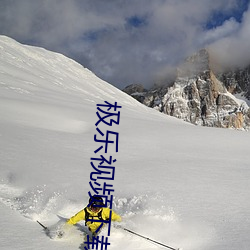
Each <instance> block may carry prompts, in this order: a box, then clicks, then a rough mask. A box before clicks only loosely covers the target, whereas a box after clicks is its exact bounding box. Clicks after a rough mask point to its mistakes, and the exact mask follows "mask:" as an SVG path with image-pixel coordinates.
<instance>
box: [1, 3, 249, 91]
mask: <svg viewBox="0 0 250 250" xmlns="http://www.w3.org/2000/svg"><path fill="white" fill-rule="evenodd" d="M249 1H250V0H219V1H218V0H209V1H207V0H199V1H198V0H178V1H177V0H154V1H152V0H116V1H113V0H105V1H103V0H71V1H68V0H60V1H59V0H44V1H33V0H22V1H19V0H13V1H8V0H1V1H0V34H3V35H7V36H10V37H12V38H14V39H16V40H17V41H19V42H22V43H28V44H31V45H36V46H41V47H44V48H47V49H49V50H53V51H57V52H60V53H63V54H65V55H66V56H69V57H71V58H73V59H75V60H77V61H78V62H80V63H81V64H82V65H84V66H85V67H87V68H89V69H90V70H91V71H93V72H94V73H95V74H96V75H98V76H99V77H101V78H102V79H104V80H106V81H108V82H110V83H111V84H113V85H115V86H117V87H119V88H124V87H125V86H126V85H128V84H131V83H142V84H144V85H145V86H146V87H149V86H151V85H152V84H154V83H155V82H162V81H163V82H164V81H166V79H167V78H168V77H169V74H170V73H171V72H172V70H173V68H175V67H176V65H178V64H179V63H180V62H181V61H182V60H183V59H184V58H186V57H187V56H189V55H191V54H193V53H194V52H196V51H197V50H199V49H201V48H205V47H206V48H210V50H211V51H212V53H213V55H215V56H216V57H217V58H216V60H217V61H221V63H223V64H232V63H234V64H237V65H238V64H247V63H250V60H249V55H248V54H249V53H248V52H249V51H250V45H249V44H250V43H249V40H250V28H249V27H250V10H249V8H248V6H249Z"/></svg>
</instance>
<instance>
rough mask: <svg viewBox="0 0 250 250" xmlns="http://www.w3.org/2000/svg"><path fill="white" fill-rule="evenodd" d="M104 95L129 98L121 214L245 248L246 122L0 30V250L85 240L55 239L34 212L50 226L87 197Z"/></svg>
mask: <svg viewBox="0 0 250 250" xmlns="http://www.w3.org/2000/svg"><path fill="white" fill-rule="evenodd" d="M104 101H109V102H112V103H114V102H115V101H117V102H118V104H119V105H122V109H121V121H120V125H119V126H117V130H118V131H119V133H120V135H119V136H120V141H119V153H117V157H116V159H117V164H116V175H115V180H114V182H113V183H114V187H115V199H114V210H115V211H116V212H117V213H119V214H120V215H121V216H122V217H123V222H122V225H123V226H124V227H126V228H128V229H130V230H133V231H135V232H137V233H140V234H142V235H145V236H147V237H149V238H152V239H154V240H157V241H160V242H162V243H164V244H167V245H169V246H172V247H181V248H183V249H184V250H198V249H199V250H212V249H220V250H236V249H241V250H248V249H250V239H249V234H250V227H249V225H250V221H249V220H250V219H249V218H250V212H249V211H250V201H249V195H250V168H249V159H250V157H249V143H250V135H249V133H248V132H243V131H235V130H223V129H214V128H204V127H196V126H193V125H190V124H187V123H184V122H182V121H180V120H177V119H175V118H172V117H168V116H165V115H163V114H161V113H159V112H157V111H155V110H152V109H149V108H147V107H145V106H143V105H141V104H140V103H138V102H137V101H135V100H134V99H133V98H131V97H129V96H128V95H126V94H124V93H123V92H121V91H119V90H118V89H116V88H114V87H113V86H111V85H110V84H108V83H106V82H104V81H102V80H101V79H99V78H97V77H96V76H95V75H94V74H93V73H92V72H90V71H89V70H87V69H85V68H83V67H82V66H81V65H79V64H77V63H76V62H74V61H72V60H70V59H68V58H66V57H64V56H63V55H60V54H57V53H53V52H49V51H46V50H44V49H42V48H36V47H30V46H24V45H21V44H19V43H17V42H16V41H14V40H12V39H10V38H8V37H4V36H0V149H1V150H0V156H1V162H0V201H1V202H0V212H1V215H2V218H1V224H0V228H1V234H0V249H60V250H63V249H67V250H69V249H72V250H73V249H83V247H82V241H83V237H82V233H83V232H82V229H81V227H77V226H76V227H73V228H71V229H70V230H69V232H68V233H67V234H66V236H65V237H64V238H63V239H61V240H59V239H53V240H51V239H50V238H48V237H47V236H46V235H45V234H44V233H43V231H42V228H41V227H40V226H39V225H38V224H37V223H36V220H37V219H39V220H40V221H42V222H44V223H45V224H46V225H48V226H51V227H53V225H54V224H55V223H57V222H58V220H59V219H58V217H57V215H61V216H63V217H70V216H72V215H73V214H74V213H76V212H78V211H79V210H80V209H82V208H83V207H84V206H85V205H86V203H87V201H88V195H87V192H88V191H89V190H90V187H89V184H88V182H89V178H90V177H89V174H90V172H91V166H90V158H91V157H93V152H94V150H95V149H96V144H95V142H94V134H95V133H96V131H95V122H96V121H97V117H96V114H95V112H96V104H98V103H103V102H104ZM81 225H82V224H81ZM104 233H105V232H104ZM109 238H110V241H111V246H110V247H109V248H108V249H120V250H128V249H144V250H149V249H163V248H162V247H160V246H158V245H155V244H153V243H151V242H148V241H146V240H145V239H141V238H139V237H136V236H134V235H131V234H129V233H127V232H125V231H123V230H120V229H115V228H112V232H111V236H110V237H109Z"/></svg>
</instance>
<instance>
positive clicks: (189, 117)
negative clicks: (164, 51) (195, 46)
mask: <svg viewBox="0 0 250 250" xmlns="http://www.w3.org/2000/svg"><path fill="white" fill-rule="evenodd" d="M123 91H124V92H126V93H127V94H129V95H131V96H133V97H134V98H135V99H137V100H138V101H139V102H141V103H143V104H145V105H146V106H148V107H152V108H154V109H157V110H159V111H160V112H162V113H165V114H167V115H171V116H174V117H177V118H180V119H182V120H184V121H187V122H190V123H193V124H196V125H202V126H209V127H221V128H235V129H246V130H248V129H249V128H250V108H249V104H250V66H248V67H246V68H239V69H233V70H231V69H230V70H229V69H227V70H224V71H221V70H218V68H216V66H215V65H213V63H212V60H211V58H210V54H209V52H208V50H206V49H202V50H200V51H199V52H197V53H196V54H194V55H192V56H190V57H188V58H187V59H186V60H185V62H183V63H182V64H181V65H180V67H178V69H177V70H176V78H175V80H174V81H173V82H172V84H169V83H168V84H166V85H164V84H161V85H158V86H157V85H155V86H154V87H153V88H151V89H149V90H146V89H144V87H143V85H140V84H132V85H129V86H127V87H126V88H125V89H124V90H123Z"/></svg>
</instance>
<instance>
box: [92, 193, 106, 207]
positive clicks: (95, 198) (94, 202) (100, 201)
mask: <svg viewBox="0 0 250 250" xmlns="http://www.w3.org/2000/svg"><path fill="white" fill-rule="evenodd" d="M89 204H91V205H94V206H102V205H103V199H102V197H100V196H96V195H93V196H92V197H90V198H89Z"/></svg>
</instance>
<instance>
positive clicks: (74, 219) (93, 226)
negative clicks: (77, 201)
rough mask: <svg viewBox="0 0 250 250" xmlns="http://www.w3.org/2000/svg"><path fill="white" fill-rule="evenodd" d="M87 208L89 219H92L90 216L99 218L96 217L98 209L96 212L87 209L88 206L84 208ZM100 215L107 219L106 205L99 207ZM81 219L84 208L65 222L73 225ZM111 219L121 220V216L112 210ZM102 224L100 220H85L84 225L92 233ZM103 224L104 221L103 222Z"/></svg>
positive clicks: (96, 218) (107, 209)
mask: <svg viewBox="0 0 250 250" xmlns="http://www.w3.org/2000/svg"><path fill="white" fill-rule="evenodd" d="M86 209H87V212H88V213H89V216H90V218H89V219H92V216H93V217H94V218H93V219H94V220H99V219H98V214H99V213H100V211H98V212H97V213H95V212H93V211H91V210H90V209H89V207H87V208H86ZM101 211H102V213H101V217H102V219H103V220H108V219H109V214H110V209H109V208H107V207H103V208H101ZM81 220H85V211H84V209H83V210H81V211H80V212H78V213H77V214H75V215H74V216H72V217H71V218H70V219H69V220H68V221H67V224H70V225H74V224H76V223H77V222H79V221H81ZM111 220H112V221H121V220H122V219H121V216H120V215H118V214H116V213H115V212H114V211H112V217H111ZM101 224H102V222H101V221H100V222H93V221H87V222H86V225H87V226H88V228H89V230H90V231H91V232H92V233H94V232H95V231H96V230H97V229H98V228H99V226H100V225H101ZM104 224H105V223H104Z"/></svg>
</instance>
